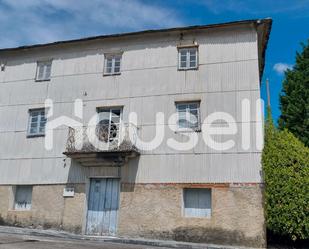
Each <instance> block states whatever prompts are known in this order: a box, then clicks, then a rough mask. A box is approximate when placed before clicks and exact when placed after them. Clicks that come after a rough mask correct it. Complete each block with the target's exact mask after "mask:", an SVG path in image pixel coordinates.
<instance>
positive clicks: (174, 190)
mask: <svg viewBox="0 0 309 249" xmlns="http://www.w3.org/2000/svg"><path fill="white" fill-rule="evenodd" d="M193 186H195V187H196V186H197V187H211V188H212V215H211V218H187V217H183V215H182V213H183V210H182V208H183V195H182V193H183V188H184V187H193ZM262 203H263V201H262V191H261V188H260V187H259V186H258V185H251V186H231V187H230V186H229V185H224V184H223V185H219V184H218V185H205V184H200V185H188V184H167V185H166V184H165V185H164V184H153V185H151V184H145V185H143V184H138V185H135V186H134V185H123V186H122V193H121V204H120V206H121V209H120V213H119V226H118V232H119V234H120V235H123V236H133V237H147V238H156V239H158V238H160V239H162V238H165V239H173V240H179V241H191V242H206V243H218V244H228V245H243V246H250V247H265V243H266V242H265V230H264V213H263V204H262Z"/></svg>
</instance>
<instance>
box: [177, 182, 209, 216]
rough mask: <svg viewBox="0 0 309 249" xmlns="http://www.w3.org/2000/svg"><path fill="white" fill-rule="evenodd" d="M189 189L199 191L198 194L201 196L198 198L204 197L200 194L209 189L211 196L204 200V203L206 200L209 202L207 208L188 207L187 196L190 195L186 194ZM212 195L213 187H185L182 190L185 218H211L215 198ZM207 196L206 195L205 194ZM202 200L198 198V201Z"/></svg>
mask: <svg viewBox="0 0 309 249" xmlns="http://www.w3.org/2000/svg"><path fill="white" fill-rule="evenodd" d="M187 191H197V193H196V195H198V196H199V197H198V198H202V197H203V196H202V197H201V196H200V195H201V193H200V191H201V192H202V191H207V192H208V193H209V196H207V197H208V199H207V200H204V205H205V202H208V203H207V206H208V207H207V208H206V207H205V208H199V207H196V208H189V207H186V204H187V203H186V202H187V200H186V198H188V196H187V195H186V192H187ZM212 195H213V191H212V189H211V188H184V189H183V191H182V197H183V198H182V205H183V208H182V215H183V217H185V218H200V219H205V218H206V219H209V218H211V216H212V212H213V205H212V203H213V200H212ZM204 197H205V196H204ZM200 201H201V200H200V199H198V202H200ZM198 205H203V204H200V203H199V204H198Z"/></svg>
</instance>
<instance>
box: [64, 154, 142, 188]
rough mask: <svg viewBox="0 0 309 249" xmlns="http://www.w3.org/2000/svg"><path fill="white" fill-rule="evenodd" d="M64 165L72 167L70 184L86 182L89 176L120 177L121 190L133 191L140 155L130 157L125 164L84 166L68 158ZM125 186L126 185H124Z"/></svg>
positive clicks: (69, 176)
mask: <svg viewBox="0 0 309 249" xmlns="http://www.w3.org/2000/svg"><path fill="white" fill-rule="evenodd" d="M65 161H66V162H64V166H63V167H70V168H69V172H68V185H70V184H85V183H86V181H87V178H89V177H95V176H98V177H102V176H106V177H120V179H121V184H122V185H121V192H133V191H134V188H135V182H136V176H137V170H138V165H139V157H135V158H131V159H129V161H128V163H126V164H125V165H124V166H119V167H118V166H110V167H106V166H104V167H101V166H97V167H84V166H81V165H80V164H79V163H77V162H75V161H74V160H71V159H69V158H67V159H66V160H65ZM124 186H125V187H124Z"/></svg>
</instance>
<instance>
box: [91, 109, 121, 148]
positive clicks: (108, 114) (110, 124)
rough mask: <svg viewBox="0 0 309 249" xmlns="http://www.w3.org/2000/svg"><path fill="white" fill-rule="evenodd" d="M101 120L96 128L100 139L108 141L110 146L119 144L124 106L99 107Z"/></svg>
mask: <svg viewBox="0 0 309 249" xmlns="http://www.w3.org/2000/svg"><path fill="white" fill-rule="evenodd" d="M98 113H99V117H100V122H99V123H98V125H97V128H96V134H97V136H98V138H99V140H101V141H103V142H106V143H108V144H109V146H118V143H119V141H120V137H119V135H120V125H121V118H122V108H117V107H115V108H98Z"/></svg>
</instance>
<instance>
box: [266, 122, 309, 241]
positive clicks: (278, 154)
mask: <svg viewBox="0 0 309 249" xmlns="http://www.w3.org/2000/svg"><path fill="white" fill-rule="evenodd" d="M262 164H263V170H264V178H265V179H264V180H265V190H266V192H265V201H266V222H267V228H268V229H269V230H270V231H272V232H273V233H275V234H278V235H284V236H288V237H290V238H291V239H292V240H299V239H308V238H309V148H308V147H306V146H305V145H304V144H303V143H302V142H301V141H299V140H298V139H297V138H296V137H295V136H294V135H293V134H292V133H291V132H289V131H287V130H283V131H277V130H276V129H275V127H274V126H273V124H272V121H271V120H268V122H267V124H266V129H265V145H264V150H263V155H262Z"/></svg>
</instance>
